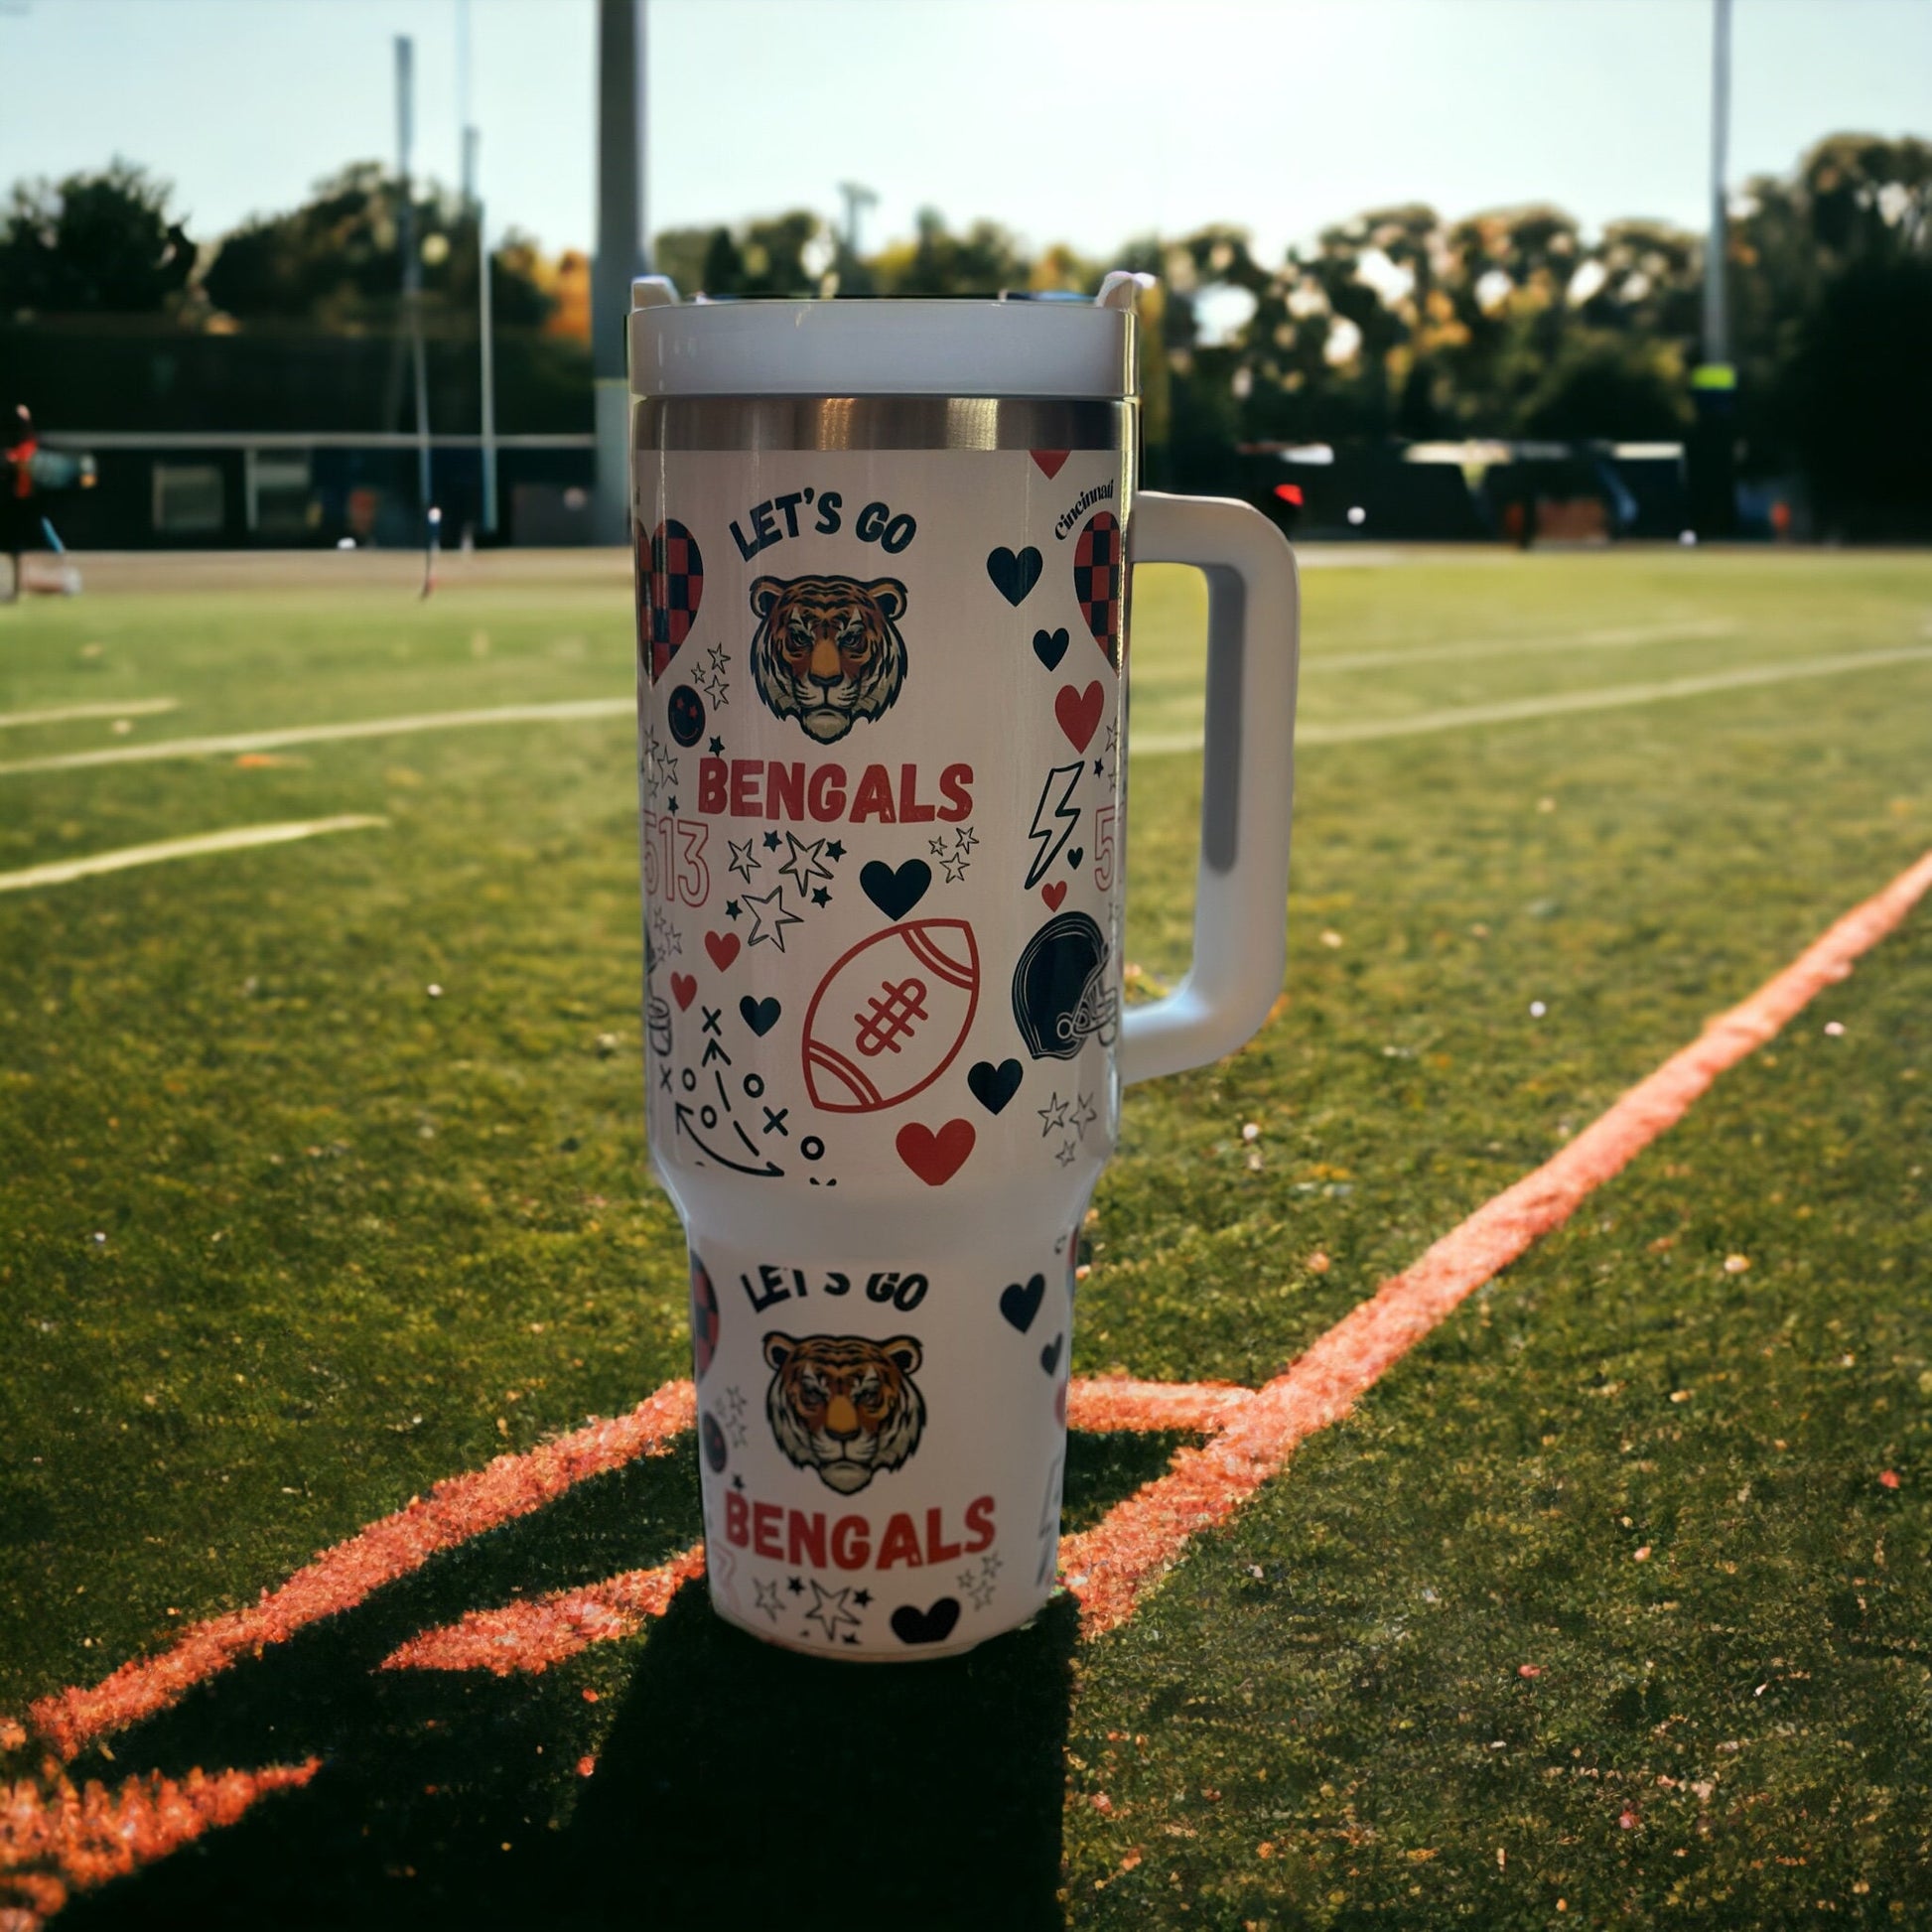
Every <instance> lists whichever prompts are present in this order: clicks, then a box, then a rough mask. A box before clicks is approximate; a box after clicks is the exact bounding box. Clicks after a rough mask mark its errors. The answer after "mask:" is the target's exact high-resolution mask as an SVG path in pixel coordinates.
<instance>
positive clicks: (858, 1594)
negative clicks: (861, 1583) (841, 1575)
mask: <svg viewBox="0 0 1932 1932" xmlns="http://www.w3.org/2000/svg"><path fill="white" fill-rule="evenodd" d="M852 1600H853V1601H854V1602H855V1603H857V1604H858V1606H859V1607H860V1608H861V1609H862V1610H863V1609H865V1608H866V1607H867V1606H868V1605H869V1604H870V1603H871V1602H872V1591H871V1590H869V1589H855V1590H854V1591H853V1592H852Z"/></svg>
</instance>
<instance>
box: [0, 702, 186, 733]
mask: <svg viewBox="0 0 1932 1932" xmlns="http://www.w3.org/2000/svg"><path fill="white" fill-rule="evenodd" d="M180 703H181V700H180V699H179V698H131V699H129V700H128V702H127V703H126V704H67V705H60V706H58V707H56V709H54V710H52V711H0V732H4V731H14V730H16V729H19V728H21V727H23V726H28V725H71V724H78V723H80V722H81V721H82V720H84V719H88V718H152V717H154V715H155V714H156V713H157V712H162V711H173V710H175V709H176V708H177V707H178V706H179V705H180Z"/></svg>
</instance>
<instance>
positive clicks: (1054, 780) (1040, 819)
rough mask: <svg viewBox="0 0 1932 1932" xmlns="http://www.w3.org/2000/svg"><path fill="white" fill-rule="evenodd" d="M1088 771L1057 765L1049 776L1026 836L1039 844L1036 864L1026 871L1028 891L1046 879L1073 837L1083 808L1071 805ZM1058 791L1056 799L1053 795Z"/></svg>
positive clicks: (1040, 794)
mask: <svg viewBox="0 0 1932 1932" xmlns="http://www.w3.org/2000/svg"><path fill="white" fill-rule="evenodd" d="M1086 768H1087V767H1086V765H1085V763H1084V762H1080V763H1074V764H1056V765H1054V767H1053V768H1052V770H1050V771H1049V772H1047V774H1046V782H1045V784H1044V785H1042V786H1041V787H1040V793H1039V803H1038V804H1037V805H1035V807H1034V822H1033V825H1032V827H1031V829H1030V830H1029V831H1028V834H1027V836H1028V837H1029V838H1032V839H1037V840H1038V841H1039V849H1038V850H1037V851H1036V852H1035V854H1034V862H1033V864H1032V865H1031V866H1029V867H1028V868H1027V890H1028V891H1029V892H1032V891H1033V889H1034V888H1035V886H1037V885H1038V884H1039V882H1040V881H1041V880H1042V879H1044V878H1045V877H1046V868H1047V867H1048V866H1050V865H1051V864H1052V863H1053V861H1054V860H1055V859H1057V858H1058V857H1059V856H1060V848H1061V847H1062V846H1063V845H1065V843H1066V842H1067V840H1068V839H1070V838H1071V837H1072V836H1073V828H1074V827H1075V826H1076V825H1077V824H1079V822H1080V808H1079V806H1078V805H1076V804H1074V803H1073V802H1072V799H1073V787H1074V786H1075V785H1077V784H1078V783H1079V782H1080V774H1081V772H1083V771H1084V770H1085V769H1086ZM1056 788H1057V790H1058V792H1059V796H1058V797H1057V798H1055V797H1054V796H1053V793H1054V791H1055V789H1056ZM1049 806H1050V807H1051V816H1050V817H1049V816H1048V807H1049Z"/></svg>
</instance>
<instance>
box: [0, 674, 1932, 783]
mask: <svg viewBox="0 0 1932 1932" xmlns="http://www.w3.org/2000/svg"><path fill="white" fill-rule="evenodd" d="M1927 662H1932V645H1927V644H1907V645H1903V646H1901V647H1900V648H1898V649H1896V650H1865V651H1848V652H1847V653H1846V654H1845V655H1844V656H1842V657H1804V658H1799V659H1797V660H1796V661H1795V662H1791V663H1784V664H1746V665H1743V666H1741V667H1739V668H1738V669H1737V670H1734V671H1714V672H1712V673H1710V674H1709V675H1708V676H1705V677H1672V678H1661V679H1659V680H1657V681H1656V682H1655V683H1651V684H1612V685H1606V686H1599V687H1598V688H1597V689H1595V690H1591V691H1551V692H1546V693H1545V694H1544V695H1542V696H1541V697H1534V698H1508V699H1504V700H1502V701H1501V702H1499V703H1497V704H1471V705H1457V706H1454V707H1453V708H1451V709H1449V710H1447V711H1419V712H1412V713H1411V714H1410V715H1409V716H1408V717H1406V718H1360V719H1356V720H1354V721H1353V722H1351V723H1344V724H1334V725H1323V724H1301V725H1298V726H1297V727H1296V728H1295V743H1296V746H1297V748H1298V749H1300V748H1301V747H1304V746H1309V745H1358V744H1360V743H1362V742H1363V741H1364V740H1366V739H1371V738H1415V737H1420V736H1422V735H1423V734H1425V733H1428V732H1449V731H1460V730H1462V729H1463V728H1464V727H1466V726H1469V725H1507V724H1514V723H1516V722H1517V721H1518V720H1520V719H1524V718H1560V717H1563V716H1564V715H1565V714H1566V713H1571V712H1580V711H1615V710H1619V709H1620V708H1622V707H1623V706H1625V705H1641V704H1664V703H1667V702H1669V701H1670V700H1671V699H1674V698H1696V697H1701V696H1703V695H1704V694H1705V693H1706V692H1709V691H1741V690H1744V689H1746V688H1747V687H1749V686H1752V685H1759V684H1784V683H1786V682H1789V681H1791V680H1793V679H1798V678H1814V677H1834V676H1837V675H1839V674H1840V673H1843V672H1848V671H1870V670H1876V669H1878V668H1879V666H1881V665H1885V664H1923V663H1927ZM1132 749H1133V751H1134V753H1135V754H1136V755H1137V756H1138V755H1143V754H1146V755H1152V756H1157V757H1158V756H1160V755H1161V754H1163V753H1168V752H1198V751H1199V750H1200V749H1201V735H1200V733H1199V732H1185V733H1182V732H1173V733H1168V734H1165V735H1164V734H1161V733H1149V734H1147V735H1146V736H1145V737H1142V738H1137V739H1135V740H1134V741H1133V745H1132ZM4 769H5V767H4V766H0V770H4Z"/></svg>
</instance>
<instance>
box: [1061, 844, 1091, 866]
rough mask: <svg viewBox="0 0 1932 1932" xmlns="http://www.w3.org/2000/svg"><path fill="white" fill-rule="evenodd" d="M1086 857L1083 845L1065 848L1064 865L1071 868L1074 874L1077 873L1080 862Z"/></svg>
mask: <svg viewBox="0 0 1932 1932" xmlns="http://www.w3.org/2000/svg"><path fill="white" fill-rule="evenodd" d="M1086 856H1087V849H1086V847H1085V846H1083V845H1069V846H1068V847H1067V848H1066V863H1067V864H1068V865H1069V866H1071V867H1072V868H1073V870H1074V871H1075V872H1078V871H1079V870H1080V861H1081V860H1082V859H1084V858H1085V857H1086Z"/></svg>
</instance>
